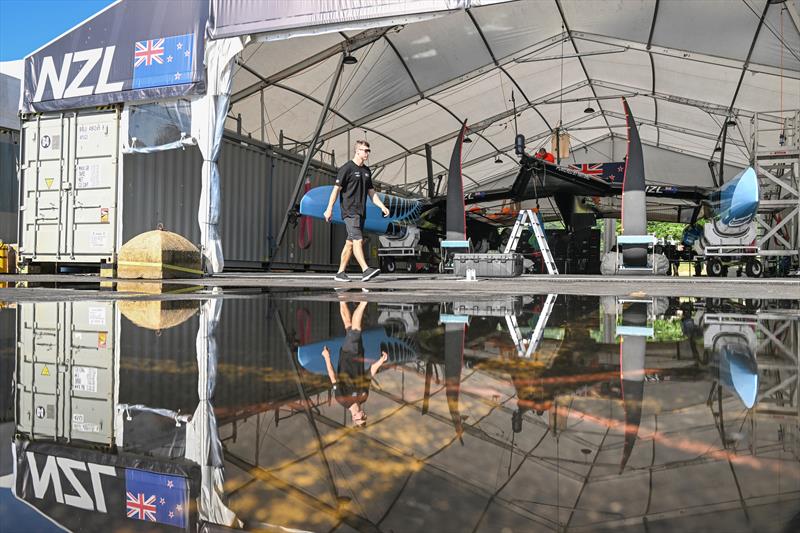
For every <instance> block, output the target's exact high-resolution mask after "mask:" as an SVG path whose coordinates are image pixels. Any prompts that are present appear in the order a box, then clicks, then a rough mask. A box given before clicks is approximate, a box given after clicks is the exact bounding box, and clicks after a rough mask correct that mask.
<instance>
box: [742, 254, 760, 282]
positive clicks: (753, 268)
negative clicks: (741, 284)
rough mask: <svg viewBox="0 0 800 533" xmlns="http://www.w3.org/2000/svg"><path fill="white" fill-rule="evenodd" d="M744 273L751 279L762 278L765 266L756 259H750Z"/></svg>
mask: <svg viewBox="0 0 800 533" xmlns="http://www.w3.org/2000/svg"><path fill="white" fill-rule="evenodd" d="M744 271H745V272H746V273H747V277H749V278H760V277H761V275H762V274H763V273H764V265H762V264H761V261H759V260H758V259H756V258H752V259H748V260H747V264H746V265H745V267H744Z"/></svg>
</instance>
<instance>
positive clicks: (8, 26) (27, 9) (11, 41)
mask: <svg viewBox="0 0 800 533" xmlns="http://www.w3.org/2000/svg"><path fill="white" fill-rule="evenodd" d="M112 3H113V0H0V61H11V60H14V59H22V58H24V57H25V56H26V55H28V54H29V53H31V52H33V51H34V50H36V49H37V48H39V47H40V46H42V45H43V44H47V43H49V42H50V41H51V40H53V39H54V38H56V37H58V36H59V35H61V34H62V33H64V32H65V31H67V30H69V29H70V28H72V27H73V26H75V25H76V24H78V23H80V22H82V21H84V20H86V19H87V18H89V17H90V16H92V15H94V14H95V13H97V12H98V11H100V10H101V9H103V8H104V7H106V6H107V5H109V4H112Z"/></svg>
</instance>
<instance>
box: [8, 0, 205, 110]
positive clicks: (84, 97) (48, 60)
mask: <svg viewBox="0 0 800 533" xmlns="http://www.w3.org/2000/svg"><path fill="white" fill-rule="evenodd" d="M0 1H1V0H0ZM207 20H208V0H147V1H146V2H145V1H138V0H135V1H134V0H126V1H123V2H118V3H115V4H112V5H111V6H109V7H108V8H106V9H105V10H103V11H101V12H100V13H98V14H97V15H95V16H94V17H92V18H90V19H88V20H86V21H85V22H83V23H82V24H81V25H80V26H78V27H76V28H74V29H73V30H71V31H70V32H68V33H66V34H65V35H63V36H61V37H59V38H58V39H56V40H55V41H53V42H52V43H50V44H48V45H46V46H44V47H43V48H41V49H40V50H37V51H36V52H34V53H33V54H32V55H30V56H29V57H27V58H25V74H24V80H23V87H24V89H23V96H22V108H23V109H22V110H23V111H24V112H33V111H36V112H44V111H58V110H63V109H80V108H85V107H93V106H98V105H106V104H115V103H120V102H131V101H137V100H161V99H165V98H175V97H183V96H189V95H193V94H202V93H203V92H204V91H205V69H204V68H203V54H204V52H205V50H204V45H205V42H204V36H205V25H206V21H207Z"/></svg>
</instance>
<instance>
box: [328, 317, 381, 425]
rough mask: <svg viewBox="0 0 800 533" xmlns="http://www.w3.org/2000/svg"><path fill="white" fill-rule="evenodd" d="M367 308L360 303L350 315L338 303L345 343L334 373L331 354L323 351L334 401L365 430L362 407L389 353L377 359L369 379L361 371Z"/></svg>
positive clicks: (363, 370) (364, 415)
mask: <svg viewBox="0 0 800 533" xmlns="http://www.w3.org/2000/svg"><path fill="white" fill-rule="evenodd" d="M366 308H367V302H359V304H358V306H357V307H356V309H355V311H353V314H352V315H351V314H350V308H349V307H348V306H347V303H346V302H340V303H339V314H340V315H341V316H342V324H344V329H345V339H344V342H343V343H342V348H341V350H340V352H339V364H338V368H337V369H336V371H334V369H333V364H331V353H330V351H329V350H328V347H327V346H325V347H324V348H322V357H323V358H324V359H325V367H326V368H327V370H328V378H330V380H331V383H333V391H334V395H335V397H336V401H337V402H339V403H340V404H341V405H343V406H344V407H346V408H347V409H349V410H350V415H351V416H352V417H353V425H355V426H357V427H362V426H365V425H366V423H367V414H366V413H365V412H364V407H363V404H364V402H365V401H367V396H369V384H370V381H372V378H373V377H374V376H375V374H377V373H378V370H379V369H380V367H381V366H382V365H383V363H385V362H386V360H387V359H388V358H389V354H388V352H387V351H386V350H384V349H381V356H380V359H378V360H377V361H375V362H374V363H372V365H370V367H369V375H367V373H366V370H365V368H364V361H365V358H364V344H363V342H362V341H361V320H362V318H363V316H364V311H365V310H366Z"/></svg>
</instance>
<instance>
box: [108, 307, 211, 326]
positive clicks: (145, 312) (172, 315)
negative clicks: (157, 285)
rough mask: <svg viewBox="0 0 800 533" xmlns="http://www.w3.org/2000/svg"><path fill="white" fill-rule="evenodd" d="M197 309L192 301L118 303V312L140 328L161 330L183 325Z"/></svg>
mask: <svg viewBox="0 0 800 533" xmlns="http://www.w3.org/2000/svg"><path fill="white" fill-rule="evenodd" d="M198 309H199V305H198V302H196V301H192V300H137V301H121V302H119V310H120V312H121V313H122V314H123V315H124V316H125V318H127V319H128V320H130V321H131V322H133V323H134V324H136V325H137V326H139V327H140V328H146V329H152V330H162V329H169V328H172V327H175V326H177V325H178V324H183V323H184V322H186V321H187V320H189V319H190V318H191V317H193V316H194V315H195V314H197V310H198Z"/></svg>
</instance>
